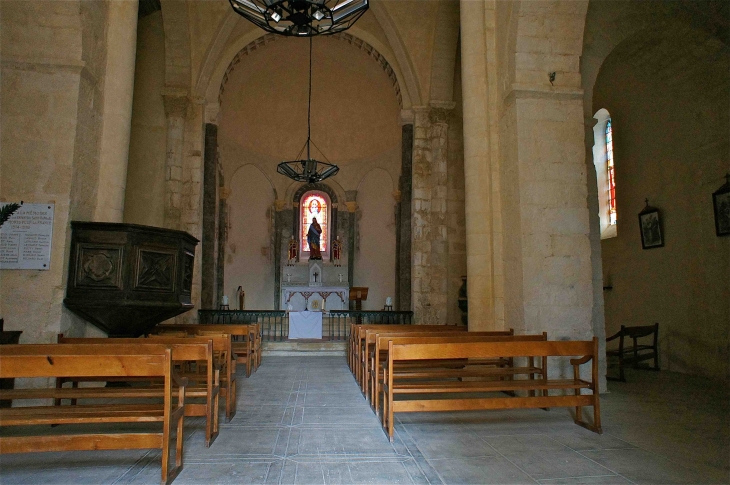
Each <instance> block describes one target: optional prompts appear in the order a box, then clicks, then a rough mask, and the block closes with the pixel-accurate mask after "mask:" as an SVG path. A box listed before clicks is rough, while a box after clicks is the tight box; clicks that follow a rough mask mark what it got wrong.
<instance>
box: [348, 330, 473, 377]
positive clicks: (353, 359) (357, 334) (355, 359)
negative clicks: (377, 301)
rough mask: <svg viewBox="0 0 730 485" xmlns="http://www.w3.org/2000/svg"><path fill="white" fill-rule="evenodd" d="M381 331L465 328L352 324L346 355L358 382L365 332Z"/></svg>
mask: <svg viewBox="0 0 730 485" xmlns="http://www.w3.org/2000/svg"><path fill="white" fill-rule="evenodd" d="M375 329H382V330H384V331H400V332H466V331H467V327H465V326H456V325H382V324H352V325H351V328H350V337H351V340H350V344H349V345H348V349H349V350H348V355H349V361H350V370H352V372H353V374H355V378H356V379H357V380H358V382H360V376H362V375H363V374H362V372H363V368H362V362H363V361H362V355H363V352H364V339H365V332H366V331H367V330H375Z"/></svg>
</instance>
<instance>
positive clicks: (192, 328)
mask: <svg viewBox="0 0 730 485" xmlns="http://www.w3.org/2000/svg"><path fill="white" fill-rule="evenodd" d="M179 331H183V332H186V333H188V335H206V334H207V335H210V334H223V333H227V334H230V335H231V337H232V339H231V340H232V343H231V345H232V349H233V353H234V354H235V355H236V357H235V358H236V362H237V363H238V364H244V365H245V366H246V377H250V376H251V372H252V370H253V369H254V368H255V362H256V355H255V341H256V334H257V332H258V333H260V331H261V328H260V326H259V324H210V325H208V324H205V325H196V324H185V325H171V324H165V325H157V326H156V327H155V333H159V332H179ZM259 347H260V345H259Z"/></svg>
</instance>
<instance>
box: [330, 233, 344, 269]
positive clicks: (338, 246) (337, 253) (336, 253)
mask: <svg viewBox="0 0 730 485" xmlns="http://www.w3.org/2000/svg"><path fill="white" fill-rule="evenodd" d="M341 257H342V241H340V236H337V239H335V240H334V241H333V242H332V260H333V261H334V263H335V266H342V263H341V262H340V258H341Z"/></svg>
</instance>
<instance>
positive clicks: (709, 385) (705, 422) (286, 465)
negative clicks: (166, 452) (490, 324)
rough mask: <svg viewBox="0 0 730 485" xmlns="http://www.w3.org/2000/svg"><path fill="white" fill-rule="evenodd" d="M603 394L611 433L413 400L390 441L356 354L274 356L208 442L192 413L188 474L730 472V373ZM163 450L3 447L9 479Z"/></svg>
mask: <svg viewBox="0 0 730 485" xmlns="http://www.w3.org/2000/svg"><path fill="white" fill-rule="evenodd" d="M628 379H629V383H627V384H623V383H613V382H612V383H610V391H611V392H610V393H609V394H605V395H603V396H602V397H601V406H602V416H603V424H604V433H603V435H597V434H594V433H591V432H589V431H587V430H585V429H583V428H581V427H579V426H576V425H575V424H573V422H572V419H571V418H570V416H569V414H568V412H567V410H561V409H553V410H551V411H549V412H546V411H542V410H517V411H509V412H506V411H485V412H465V413H428V414H427V413H414V414H404V415H401V416H400V417H399V418H398V423H397V424H396V439H395V442H394V443H393V444H390V443H389V442H388V439H387V437H386V435H385V434H384V433H383V431H382V429H381V427H380V424H379V422H378V420H377V418H376V417H375V415H374V414H373V413H372V411H371V410H370V408H369V406H368V404H367V402H366V401H365V400H364V398H363V397H362V395H361V394H360V391H359V389H358V387H357V385H356V384H355V382H354V379H353V377H352V375H351V374H350V372H349V370H348V368H347V364H346V362H345V358H344V357H273V356H272V357H268V358H265V359H264V363H263V365H262V366H261V368H260V369H259V370H258V372H256V373H255V374H254V375H253V376H252V377H251V378H249V379H245V378H242V379H241V380H240V381H239V393H240V396H239V404H238V413H237V414H236V416H235V418H234V419H233V420H232V421H231V422H230V423H227V424H224V425H223V426H222V429H221V433H220V436H219V437H218V439H217V441H216V442H215V443H214V444H213V446H211V447H210V448H205V445H204V440H203V428H202V422H201V420H200V419H195V420H192V419H189V420H187V421H186V424H187V426H186V428H187V430H186V432H187V433H189V434H188V436H187V437H186V448H185V468H184V470H183V471H182V473H181V474H180V476H179V477H178V478H177V479H176V480H175V484H177V485H183V484H201V483H204V484H218V483H236V484H244V483H246V484H248V483H272V484H279V483H283V484H289V483H297V484H305V483H306V484H309V483H313V484H349V483H355V484H359V483H375V484H390V483H417V484H420V483H423V484H426V483H434V484H436V483H469V484H512V483H542V484H546V485H547V484H563V483H565V484H578V483H585V484H625V483H659V484H664V483H730V463H729V462H730V458H729V457H730V446H729V440H730V431H729V429H730V428H729V426H730V425H729V422H730V420H729V419H728V418H730V404H729V403H730V400H729V399H728V397H729V396H728V389H727V387H721V386H719V384H718V383H716V382H711V381H706V380H701V379H693V378H690V377H687V376H683V375H679V374H673V373H669V372H659V373H653V372H640V371H637V372H631V373H629V374H628ZM159 479H160V461H159V453H158V452H144V451H142V452H137V451H121V452H117V451H109V452H83V453H82V452H72V453H37V454H25V455H2V456H0V483H2V484H12V483H28V484H40V483H58V484H83V483H93V484H102V483H103V484H127V483H159Z"/></svg>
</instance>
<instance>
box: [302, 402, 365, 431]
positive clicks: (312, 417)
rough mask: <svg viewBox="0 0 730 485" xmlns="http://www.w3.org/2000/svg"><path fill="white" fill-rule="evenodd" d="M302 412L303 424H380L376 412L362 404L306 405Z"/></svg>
mask: <svg viewBox="0 0 730 485" xmlns="http://www.w3.org/2000/svg"><path fill="white" fill-rule="evenodd" d="M302 414H303V415H302V421H301V423H302V424H342V425H349V424H358V425H371V426H378V425H379V422H378V418H377V417H376V416H375V413H373V412H372V411H370V409H368V408H363V407H362V406H357V407H305V408H303V413H302Z"/></svg>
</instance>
